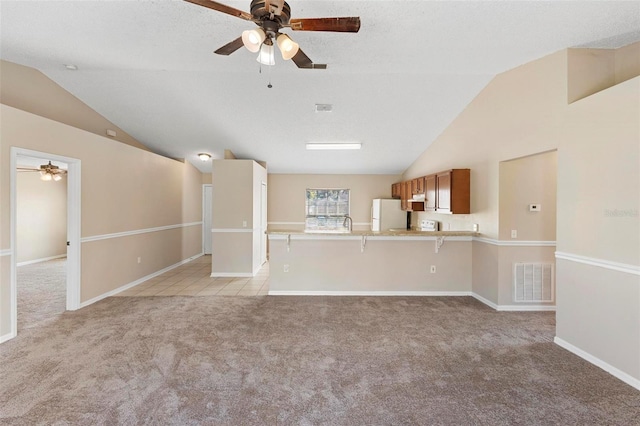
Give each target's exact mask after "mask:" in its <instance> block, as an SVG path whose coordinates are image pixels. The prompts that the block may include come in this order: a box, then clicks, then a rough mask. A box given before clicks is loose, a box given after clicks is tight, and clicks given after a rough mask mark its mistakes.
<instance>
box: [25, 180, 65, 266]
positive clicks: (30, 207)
mask: <svg viewBox="0 0 640 426" xmlns="http://www.w3.org/2000/svg"><path fill="white" fill-rule="evenodd" d="M16 214H17V219H18V222H17V224H16V226H17V227H16V238H17V247H16V251H17V262H18V263H21V262H29V261H36V260H39V259H47V258H51V257H56V256H64V255H66V254H67V178H66V176H63V177H62V180H60V181H58V182H55V181H48V182H45V181H42V180H41V179H40V173H35V172H23V173H18V174H17V180H16Z"/></svg>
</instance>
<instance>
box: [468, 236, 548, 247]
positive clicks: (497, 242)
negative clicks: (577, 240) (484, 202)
mask: <svg viewBox="0 0 640 426" xmlns="http://www.w3.org/2000/svg"><path fill="white" fill-rule="evenodd" d="M473 241H478V242H480V243H486V244H491V245H494V246H507V247H555V246H556V242H555V241H521V240H496V239H493V238H486V237H473Z"/></svg>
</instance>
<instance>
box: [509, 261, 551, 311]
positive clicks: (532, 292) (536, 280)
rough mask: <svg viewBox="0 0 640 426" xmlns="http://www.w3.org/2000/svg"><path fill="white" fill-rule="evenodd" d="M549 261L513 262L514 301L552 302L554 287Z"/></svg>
mask: <svg viewBox="0 0 640 426" xmlns="http://www.w3.org/2000/svg"><path fill="white" fill-rule="evenodd" d="M553 275H554V274H553V264H551V263H514V264H513V285H514V292H513V295H514V296H513V297H514V301H515V302H553V301H554V300H555V288H554V279H553Z"/></svg>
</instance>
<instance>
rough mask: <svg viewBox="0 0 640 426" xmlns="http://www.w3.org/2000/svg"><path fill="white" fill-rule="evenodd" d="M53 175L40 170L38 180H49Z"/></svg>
mask: <svg viewBox="0 0 640 426" xmlns="http://www.w3.org/2000/svg"><path fill="white" fill-rule="evenodd" d="M52 178H53V176H52V175H51V174H50V173H48V172H40V180H44V181H46V182H48V181H50V180H51V179H52Z"/></svg>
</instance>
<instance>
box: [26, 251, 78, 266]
mask: <svg viewBox="0 0 640 426" xmlns="http://www.w3.org/2000/svg"><path fill="white" fill-rule="evenodd" d="M63 257H67V255H66V254H59V255H57V256H50V257H43V258H42V259H34V260H27V261H25V262H19V263H17V264H16V266H25V265H33V264H34V263H41V262H48V261H49V260H54V259H62V258H63Z"/></svg>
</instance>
